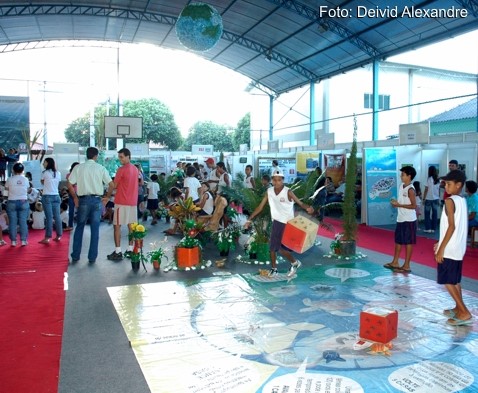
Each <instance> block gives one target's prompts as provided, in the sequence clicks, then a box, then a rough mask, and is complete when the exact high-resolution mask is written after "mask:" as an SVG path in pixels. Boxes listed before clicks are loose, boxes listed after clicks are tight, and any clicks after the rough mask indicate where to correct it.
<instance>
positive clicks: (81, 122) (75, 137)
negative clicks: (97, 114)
mask: <svg viewBox="0 0 478 393" xmlns="http://www.w3.org/2000/svg"><path fill="white" fill-rule="evenodd" d="M65 138H66V140H67V142H74V143H79V144H80V146H89V145H90V115H89V114H85V115H84V116H82V117H79V118H78V119H75V120H73V121H72V122H71V123H70V125H69V126H68V127H66V129H65Z"/></svg>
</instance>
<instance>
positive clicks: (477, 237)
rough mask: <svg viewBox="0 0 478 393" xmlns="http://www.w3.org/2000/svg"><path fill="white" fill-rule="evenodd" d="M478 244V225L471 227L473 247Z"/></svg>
mask: <svg viewBox="0 0 478 393" xmlns="http://www.w3.org/2000/svg"><path fill="white" fill-rule="evenodd" d="M476 245H478V227H472V228H471V247H475V246H476Z"/></svg>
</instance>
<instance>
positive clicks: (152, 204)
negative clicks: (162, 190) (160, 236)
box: [146, 173, 159, 225]
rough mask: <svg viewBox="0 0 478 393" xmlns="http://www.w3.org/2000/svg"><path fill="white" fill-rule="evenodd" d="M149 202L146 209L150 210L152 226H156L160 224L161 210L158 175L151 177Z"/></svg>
mask: <svg viewBox="0 0 478 393" xmlns="http://www.w3.org/2000/svg"><path fill="white" fill-rule="evenodd" d="M147 188H148V202H147V206H146V209H148V210H149V213H150V214H151V225H156V224H157V223H158V216H157V211H158V208H159V199H158V193H159V183H158V175H157V174H156V173H154V174H152V175H151V181H149V182H148V187H147Z"/></svg>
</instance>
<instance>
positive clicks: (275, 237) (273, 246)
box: [269, 220, 292, 252]
mask: <svg viewBox="0 0 478 393" xmlns="http://www.w3.org/2000/svg"><path fill="white" fill-rule="evenodd" d="M285 226H286V224H284V223H283V222H280V221H276V220H273V221H272V229H271V240H270V241H269V249H270V250H271V251H275V252H277V251H279V250H280V249H281V248H282V249H284V250H287V251H292V250H291V249H290V248H287V247H286V246H283V245H282V235H283V234H284V230H285Z"/></svg>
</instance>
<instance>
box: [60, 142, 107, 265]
mask: <svg viewBox="0 0 478 393" xmlns="http://www.w3.org/2000/svg"><path fill="white" fill-rule="evenodd" d="M86 159H87V161H86V162H84V163H83V164H79V165H76V166H75V167H74V168H73V170H72V171H71V173H70V176H68V183H67V186H68V191H69V192H70V195H71V197H72V198H73V203H74V204H75V207H76V208H77V209H78V215H77V225H76V227H75V233H74V235H73V249H72V251H71V261H72V262H78V261H79V260H80V254H81V246H82V243H83V231H84V229H85V225H86V222H87V221H89V223H90V232H91V236H90V247H89V250H88V261H89V262H90V263H94V262H96V258H97V256H98V242H99V237H100V220H101V210H102V209H101V202H102V201H101V197H102V196H103V193H104V189H105V186H106V185H108V186H113V181H112V179H111V176H110V175H109V173H108V171H107V170H106V168H105V167H104V166H102V165H100V164H98V163H97V162H96V160H97V159H98V149H97V148H96V147H89V148H88V149H86ZM75 184H76V190H75V188H74V187H73V186H74V185H75ZM105 203H106V202H105Z"/></svg>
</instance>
